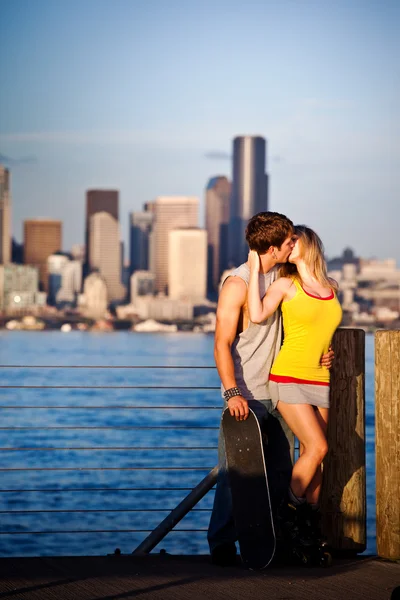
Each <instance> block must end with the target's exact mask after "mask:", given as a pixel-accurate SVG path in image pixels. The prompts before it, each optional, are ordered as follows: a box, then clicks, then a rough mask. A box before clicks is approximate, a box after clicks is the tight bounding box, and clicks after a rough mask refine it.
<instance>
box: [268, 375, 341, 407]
mask: <svg viewBox="0 0 400 600" xmlns="http://www.w3.org/2000/svg"><path fill="white" fill-rule="evenodd" d="M268 386H269V392H270V395H271V400H272V404H273V405H274V408H275V407H276V405H277V404H278V401H279V402H284V403H285V404H311V405H312V406H319V407H320V408H329V385H313V384H312V383H311V384H310V383H278V382H276V381H271V380H270V381H269V383H268Z"/></svg>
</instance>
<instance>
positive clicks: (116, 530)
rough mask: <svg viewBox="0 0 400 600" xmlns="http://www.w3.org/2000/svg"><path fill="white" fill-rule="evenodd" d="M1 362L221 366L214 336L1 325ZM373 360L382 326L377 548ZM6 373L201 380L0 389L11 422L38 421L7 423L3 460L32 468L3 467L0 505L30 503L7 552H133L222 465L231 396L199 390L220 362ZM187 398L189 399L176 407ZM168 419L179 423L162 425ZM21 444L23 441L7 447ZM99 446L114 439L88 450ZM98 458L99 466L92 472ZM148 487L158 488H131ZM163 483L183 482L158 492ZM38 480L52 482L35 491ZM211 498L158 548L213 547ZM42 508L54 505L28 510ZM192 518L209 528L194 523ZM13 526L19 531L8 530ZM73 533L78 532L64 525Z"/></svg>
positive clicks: (58, 381) (7, 378)
mask: <svg viewBox="0 0 400 600" xmlns="http://www.w3.org/2000/svg"><path fill="white" fill-rule="evenodd" d="M0 365H54V366H57V365H101V366H104V367H108V366H116V365H119V366H124V365H126V366H130V365H135V366H148V365H151V366H170V367H172V366H180V365H185V366H191V367H201V366H212V365H213V336H211V335H206V334H191V333H175V334H140V333H129V332H115V333H105V334H104V333H103V334H102V333H88V332H71V333H69V334H63V333H60V332H6V331H1V332H0ZM373 367H374V357H373V336H367V340H366V396H367V402H366V435H367V511H368V519H367V535H368V546H367V553H374V552H375V457H374V397H373V394H374V375H373ZM0 375H1V385H3V386H4V385H7V386H15V385H31V386H43V385H46V386H54V385H57V386H90V385H95V386H102V385H107V386H137V385H141V386H146V385H147V386H148V385H152V386H163V387H166V388H168V386H171V387H177V386H187V387H191V386H193V387H195V388H196V389H194V390H178V391H177V390H171V389H157V390H154V389H153V390H151V389H82V387H81V388H80V389H71V388H66V387H64V388H62V389H35V388H33V389H24V390H21V389H0V408H1V413H0V414H1V416H2V420H1V427H34V428H36V429H31V430H19V431H10V430H0V435H1V441H0V448H1V451H0V452H1V454H0V456H1V458H2V468H3V469H7V468H8V469H11V468H13V469H23V468H30V469H33V470H30V471H19V470H15V471H9V472H5V471H3V472H2V473H1V475H2V484H1V486H0V487H1V490H11V491H2V492H1V493H0V511H10V510H12V511H20V512H15V513H14V514H9V513H8V514H6V513H3V515H2V517H3V518H2V525H1V527H0V531H1V532H2V533H1V534H0V554H1V555H3V556H39V555H41V556H44V555H53V556H54V555H91V554H97V555H98V554H107V553H111V552H113V551H114V549H115V548H117V547H118V548H120V549H121V551H122V552H123V553H129V552H131V551H132V550H133V549H134V548H135V547H136V546H137V545H138V544H139V543H140V541H141V540H142V539H144V537H145V536H146V535H147V532H145V530H151V529H153V528H154V527H155V526H156V525H157V524H158V523H159V522H160V521H161V520H162V519H163V518H164V517H165V516H166V515H167V514H168V512H167V511H168V510H170V509H172V508H174V507H175V506H176V505H177V504H178V503H179V502H180V500H181V499H182V498H183V497H184V496H185V495H186V494H187V493H188V491H187V490H183V489H182V488H192V487H193V486H195V485H196V484H197V483H198V482H199V481H200V480H201V479H202V478H203V477H204V476H205V475H206V473H207V472H208V471H209V469H210V468H212V467H213V466H214V465H215V464H216V463H217V450H216V446H217V436H218V424H219V418H220V405H221V400H220V396H219V392H218V391H217V390H214V389H212V390H207V389H199V388H202V387H217V386H218V385H219V380H218V376H217V373H216V371H215V369H207V370H205V369H188V370H186V369H181V370H174V369H153V370H150V371H149V370H146V369H134V370H132V369H106V368H105V369H90V368H89V369H74V370H72V369H18V370H13V369H2V370H1V371H0ZM38 406H41V407H43V408H38ZM160 406H165V407H167V408H166V409H163V410H161V409H160V408H157V407H160ZM176 406H179V407H181V408H178V409H176V408H172V407H176ZM7 407H8V408H7ZM16 407H19V408H16ZM60 407H68V408H67V409H62V408H60ZM98 407H100V408H98ZM133 407H134V408H133ZM200 407H202V408H200ZM165 425H166V426H167V427H168V429H161V428H160V427H162V426H165ZM196 426H201V427H202V429H196ZM46 427H51V428H55V427H63V428H64V427H68V428H69V429H68V428H67V429H45V428H46ZM96 427H101V429H96ZM113 427H118V429H113ZM135 427H145V428H146V427H159V429H135ZM76 428H78V429H76ZM88 428H92V429H88ZM13 447H17V448H23V450H17V451H16V450H8V448H13ZM49 447H52V448H57V450H49V449H48V448H49ZM98 447H103V448H104V447H111V448H113V449H112V450H88V449H87V448H98ZM166 447H168V448H170V447H174V448H176V447H184V448H185V450H183V451H182V450H165V448H166ZM199 447H200V448H201V449H199ZM30 448H34V450H30ZM138 448H140V450H139V449H138ZM151 448H155V449H151ZM93 467H94V468H97V469H98V470H87V469H90V468H93ZM149 467H157V469H156V470H152V469H149ZM46 468H52V469H54V468H56V469H71V470H56V471H46V470H43V469H46ZM133 468H134V469H135V470H132V469H133ZM34 469H42V470H34ZM138 487H139V488H144V487H145V488H151V489H150V490H135V489H132V488H138ZM160 487H168V488H178V489H174V490H172V491H158V490H157V488H160ZM107 488H117V489H118V491H109V490H108V489H107ZM179 488H180V489H179ZM38 489H41V490H46V491H45V492H38V491H34V490H38ZM65 489H68V490H69V491H66V492H65V491H64V490H65ZM12 490H25V491H22V492H17V491H12ZM26 490H30V491H26ZM212 501H213V492H210V493H208V494H207V495H206V496H205V497H204V498H203V500H202V501H201V502H200V503H199V504H198V505H197V507H196V509H197V510H196V511H192V512H191V513H189V515H187V517H185V519H184V520H183V521H182V522H181V523H180V524H179V525H178V526H177V527H176V530H174V531H173V532H171V533H170V534H169V535H168V536H167V538H165V539H164V540H163V541H162V542H161V544H160V546H159V547H157V548H156V549H155V551H157V550H159V549H160V548H165V549H166V550H167V551H168V552H171V553H187V554H189V553H193V554H197V553H207V551H208V546H207V541H206V531H205V530H206V529H207V526H208V521H209V516H210V512H209V511H210V508H211V506H212ZM154 509H157V511H155V510H154ZM42 510H46V511H48V512H44V513H43V512H21V511H42ZM71 510H72V511H73V512H67V511H71ZM84 510H87V511H90V512H87V513H84V512H82V511H84ZM54 511H57V512H54ZM63 511H65V512H63ZM193 528H194V529H198V530H200V531H195V532H190V533H188V532H187V531H186V530H188V529H193ZM87 530H98V533H89V532H87ZM134 530H140V531H134ZM10 531H13V532H18V535H10V534H7V533H6V532H10ZM26 531H35V532H37V533H35V534H26V533H25V532H26ZM62 531H69V532H70V533H67V534H62V533H58V532H62ZM43 532H52V533H43Z"/></svg>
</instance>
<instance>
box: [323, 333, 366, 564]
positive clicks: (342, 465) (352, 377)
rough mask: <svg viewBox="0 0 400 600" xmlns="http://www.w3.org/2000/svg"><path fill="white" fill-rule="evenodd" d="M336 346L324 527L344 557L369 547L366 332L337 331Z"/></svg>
mask: <svg viewBox="0 0 400 600" xmlns="http://www.w3.org/2000/svg"><path fill="white" fill-rule="evenodd" d="M332 346H333V349H334V351H335V360H334V363H333V367H332V369H331V391H330V411H329V423H328V446H329V450H328V454H327V456H326V458H325V460H324V465H323V486H322V495H321V509H322V514H323V522H322V527H323V531H324V533H325V535H326V536H327V538H328V542H329V544H330V545H331V547H332V548H333V549H335V550H337V551H340V552H341V553H343V554H344V553H350V554H352V553H357V552H363V551H364V550H365V548H366V538H367V536H366V473H365V333H364V331H363V330H362V329H338V330H337V331H336V333H335V335H334V337H333V341H332Z"/></svg>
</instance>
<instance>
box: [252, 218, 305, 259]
mask: <svg viewBox="0 0 400 600" xmlns="http://www.w3.org/2000/svg"><path fill="white" fill-rule="evenodd" d="M293 233H294V227H293V223H292V221H291V220H290V219H288V218H287V217H285V215H281V214H280V213H277V212H270V211H268V212H260V213H257V214H256V215H254V217H251V219H250V221H249V222H248V223H247V227H246V241H247V243H248V245H249V248H250V250H255V251H256V252H258V254H265V253H266V252H267V250H268V248H269V247H270V246H276V247H277V248H280V247H281V246H282V244H283V242H284V241H285V240H286V239H287V238H288V237H289V236H291V235H293Z"/></svg>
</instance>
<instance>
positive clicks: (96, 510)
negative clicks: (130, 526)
mask: <svg viewBox="0 0 400 600" xmlns="http://www.w3.org/2000/svg"><path fill="white" fill-rule="evenodd" d="M172 510H174V509H173V508H117V509H116V508H114V509H109V510H108V509H107V508H94V509H92V510H91V509H70V510H68V509H66V510H59V509H57V510H56V509H54V510H0V515H25V514H37V513H39V514H44V513H46V514H47V513H51V514H52V513H68V514H69V513H137V512H140V513H142V512H157V513H160V512H171V511H172ZM211 510H212V509H211V508H192V509H191V511H190V512H211Z"/></svg>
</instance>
